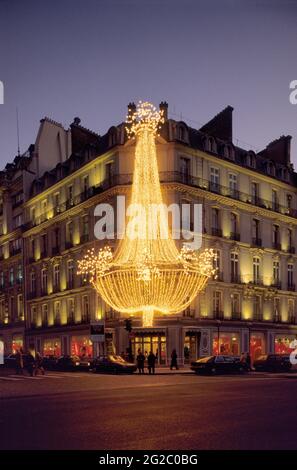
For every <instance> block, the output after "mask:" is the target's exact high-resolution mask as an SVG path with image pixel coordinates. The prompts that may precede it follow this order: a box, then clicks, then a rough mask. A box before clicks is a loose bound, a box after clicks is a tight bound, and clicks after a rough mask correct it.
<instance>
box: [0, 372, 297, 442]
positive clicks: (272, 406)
mask: <svg viewBox="0 0 297 470" xmlns="http://www.w3.org/2000/svg"><path fill="white" fill-rule="evenodd" d="M13 379H15V380H13ZM296 397H297V374H296V375H294V376H292V377H289V376H282V377H281V376H280V375H268V374H266V375H265V374H260V375H256V374H251V375H250V376H243V377H241V376H228V377H226V376H225V377H197V376H195V375H192V374H170V375H157V376H152V377H150V376H147V375H146V376H138V375H135V376H108V375H95V374H86V373H57V372H51V373H49V374H48V375H47V376H46V377H45V378H43V377H37V378H36V379H30V378H22V377H21V378H20V377H17V376H14V375H13V374H11V375H9V376H6V377H3V376H2V377H1V375H0V449H97V450H99V449H105V450H109V449H112V450H117V449H127V450H128V449H144V450H150V449H153V450H167V449H170V450H175V449H184V450H186V449H190V450H194V449H233V450H234V449H297V425H296V423H297V420H296V415H297V400H296Z"/></svg>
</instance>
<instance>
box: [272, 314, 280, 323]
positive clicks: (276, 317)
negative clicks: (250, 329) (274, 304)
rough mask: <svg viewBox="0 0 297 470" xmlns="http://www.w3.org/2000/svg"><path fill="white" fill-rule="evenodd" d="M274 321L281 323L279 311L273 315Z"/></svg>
mask: <svg viewBox="0 0 297 470" xmlns="http://www.w3.org/2000/svg"><path fill="white" fill-rule="evenodd" d="M273 322H274V323H281V322H282V317H281V315H280V314H279V313H276V314H274V316H273Z"/></svg>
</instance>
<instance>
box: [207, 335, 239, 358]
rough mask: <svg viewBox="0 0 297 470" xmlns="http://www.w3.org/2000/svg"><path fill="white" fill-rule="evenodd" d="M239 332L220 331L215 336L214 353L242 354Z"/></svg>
mask: <svg viewBox="0 0 297 470" xmlns="http://www.w3.org/2000/svg"><path fill="white" fill-rule="evenodd" d="M239 345H240V343H239V334H238V333H223V332H222V333H220V335H218V334H217V335H216V336H214V338H213V344H212V349H213V354H225V355H234V356H238V355H239V354H240V348H239Z"/></svg>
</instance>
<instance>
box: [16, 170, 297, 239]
mask: <svg viewBox="0 0 297 470" xmlns="http://www.w3.org/2000/svg"><path fill="white" fill-rule="evenodd" d="M159 176H160V181H161V183H181V184H186V185H188V186H192V187H195V188H199V189H202V190H205V191H212V192H214V193H217V194H220V195H222V196H225V197H230V198H232V199H235V200H239V201H242V202H245V203H248V204H254V205H256V206H259V207H262V208H265V209H268V210H274V211H276V212H279V213H281V214H285V215H288V216H290V217H294V218H297V210H296V209H291V208H288V207H286V206H281V205H279V204H273V202H272V201H269V200H266V199H262V198H260V197H258V196H251V195H250V194H248V193H243V192H242V191H238V190H237V189H233V188H229V187H227V186H222V185H220V184H218V183H213V182H210V181H209V180H205V179H202V178H199V177H196V176H192V175H190V174H188V175H185V174H184V173H182V172H178V171H167V172H160V173H159ZM131 183H132V175H131V174H123V175H113V176H111V177H109V178H107V179H105V180H104V181H102V182H101V183H100V184H99V185H97V186H92V187H90V188H89V189H88V190H86V191H83V192H82V193H80V194H78V195H77V196H74V197H73V198H72V199H71V200H67V201H65V202H63V203H61V204H59V206H57V207H56V208H54V216H56V215H58V214H60V213H61V212H64V211H65V210H68V209H71V208H72V207H74V206H76V205H78V204H80V203H82V202H84V201H85V200H86V199H89V198H91V197H93V196H95V195H96V194H100V193H102V192H103V191H106V190H108V189H110V188H112V187H114V186H122V185H130V184H131ZM45 220H48V217H47V214H43V215H41V216H40V217H38V218H36V220H35V221H34V222H33V221H29V222H28V223H26V224H24V225H23V227H24V229H25V230H28V229H29V228H32V227H33V226H35V225H39V224H41V223H42V222H43V221H45Z"/></svg>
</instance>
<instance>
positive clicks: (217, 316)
mask: <svg viewBox="0 0 297 470" xmlns="http://www.w3.org/2000/svg"><path fill="white" fill-rule="evenodd" d="M212 316H213V318H214V319H215V320H224V312H223V311H222V310H214V311H213V313H212Z"/></svg>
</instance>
